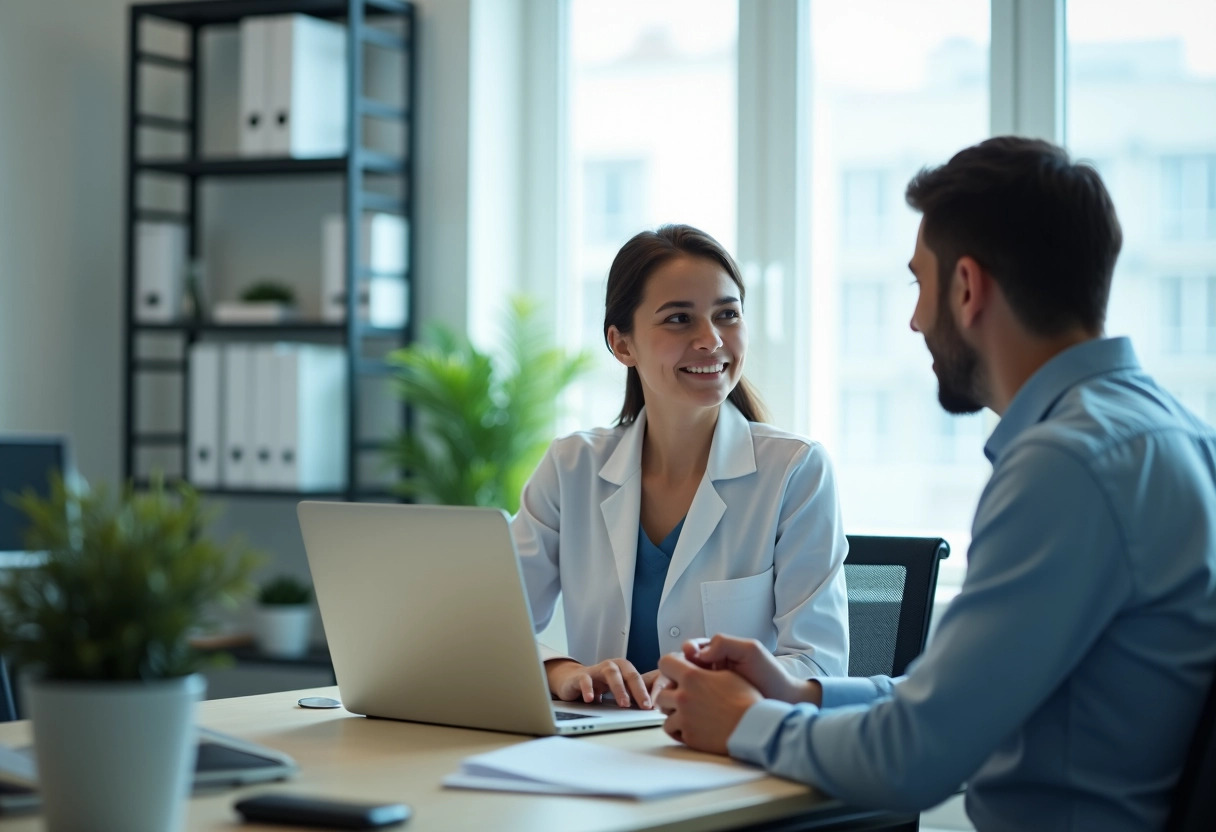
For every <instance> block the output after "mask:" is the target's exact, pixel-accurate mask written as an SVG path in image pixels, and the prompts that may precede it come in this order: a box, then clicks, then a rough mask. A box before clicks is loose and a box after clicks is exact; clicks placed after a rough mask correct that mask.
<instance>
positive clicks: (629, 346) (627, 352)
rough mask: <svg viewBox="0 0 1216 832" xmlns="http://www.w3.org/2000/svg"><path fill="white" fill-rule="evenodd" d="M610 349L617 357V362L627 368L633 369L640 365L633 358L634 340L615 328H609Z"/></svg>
mask: <svg viewBox="0 0 1216 832" xmlns="http://www.w3.org/2000/svg"><path fill="white" fill-rule="evenodd" d="M608 347H609V348H610V349H611V350H612V354H613V355H614V356H616V360H617V361H619V362H621V363H622V364H624V365H625V366H626V367H633V366H635V365H636V364H637V363H638V362H637V359H635V358H634V357H633V341H632V339H630V337H629V336H628V335H626V334H625V333H623V332H621V331H620V330H619V329H617V328H616V327H615V326H610V327H608Z"/></svg>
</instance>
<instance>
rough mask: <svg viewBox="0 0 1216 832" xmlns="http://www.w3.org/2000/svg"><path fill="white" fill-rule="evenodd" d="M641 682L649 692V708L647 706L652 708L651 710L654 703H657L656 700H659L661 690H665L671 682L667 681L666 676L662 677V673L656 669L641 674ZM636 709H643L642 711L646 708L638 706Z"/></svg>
mask: <svg viewBox="0 0 1216 832" xmlns="http://www.w3.org/2000/svg"><path fill="white" fill-rule="evenodd" d="M642 681H643V682H644V683H645V685H646V690H648V691H650V702H651V704H650V706H649V707H652V708H653V707H654V703H656V702H658V699H659V694H660V693H662V692H663V690H664V689H665V688H666V687H667V686H668V685H670V684H671V680H670V679H668V678H667V677H666V676H664V675H663V674H662V672H661V671H659V669H658V668H655V669H654V670H652V671H650V672H649V673H643V674H642ZM638 707H640V708H643V709H644V708H645V707H646V706H644V705H639V706H638Z"/></svg>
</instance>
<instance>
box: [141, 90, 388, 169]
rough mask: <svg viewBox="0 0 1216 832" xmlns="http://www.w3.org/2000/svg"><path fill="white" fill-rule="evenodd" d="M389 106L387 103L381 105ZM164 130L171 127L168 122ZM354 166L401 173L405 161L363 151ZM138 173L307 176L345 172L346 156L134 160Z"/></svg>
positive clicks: (370, 151)
mask: <svg viewBox="0 0 1216 832" xmlns="http://www.w3.org/2000/svg"><path fill="white" fill-rule="evenodd" d="M382 106H384V107H385V109H389V107H388V105H382ZM162 126H164V127H165V129H173V128H171V127H169V126H168V124H165V125H162ZM355 158H356V166H357V167H358V168H359V169H360V170H363V171H366V172H369V173H384V174H400V173H403V172H404V171H405V163H404V162H403V161H402V160H401V159H400V158H398V157H396V156H390V155H388V154H387V153H377V152H375V151H372V150H363V151H360V152H359V153H358V154H357V155H356V157H355ZM135 169H136V171H137V172H140V173H164V174H171V175H174V176H265V175H267V174H291V175H297V176H298V175H310V174H313V175H315V174H319V173H346V169H347V157H346V156H332V157H327V158H324V159H289V158H272V157H267V158H260V157H254V158H248V159H246V158H233V159H199V160H197V161H189V160H181V159H145V160H143V161H139V162H136V163H135Z"/></svg>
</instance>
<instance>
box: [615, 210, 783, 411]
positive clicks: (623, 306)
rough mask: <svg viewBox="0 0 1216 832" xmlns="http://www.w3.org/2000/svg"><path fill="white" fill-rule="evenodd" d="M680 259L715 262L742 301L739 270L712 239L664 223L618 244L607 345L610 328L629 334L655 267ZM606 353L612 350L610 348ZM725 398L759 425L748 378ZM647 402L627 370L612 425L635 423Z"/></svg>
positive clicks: (632, 373)
mask: <svg viewBox="0 0 1216 832" xmlns="http://www.w3.org/2000/svg"><path fill="white" fill-rule="evenodd" d="M681 256H685V257H703V258H705V259H706V260H711V261H713V262H714V263H717V264H718V265H719V266H721V267H722V269H723V270H724V271H725V272H726V273H727V274H728V275H730V279H731V280H733V281H734V282H735V285H736V286H738V287H739V300H740V301H742V300H743V296H744V293H745V290H744V288H743V276H742V275H741V274H740V273H739V267H738V266H737V265H736V264H735V261H734V258H732V257H731V256H730V255H729V254H727V252H726V249H724V248H722V246H721V245H720V244H719V243H718V241H717V240H715V239H714V238H713V237H711V236H709V235H708V234H706V233H705V232H704V231H700V230H698V229H696V228H693V227H692V226H690V225H664V226H661V227H660V228H657V229H656V230H654V231H643V232H641V233H639V234H635V235H634V236H633V238H632V239H630V240H629V242H627V243H625V245H623V246H621V250H620V251H618V252H617V254H616V258H615V259H614V260H613V261H612V268H610V269H609V270H608V293H607V296H606V297H605V299H604V343H608V330H609V329H610V328H611V327H616V328H617V330H618V331H619V332H621V333H623V334H628V333H630V332H632V331H633V313H634V312H636V311H637V308H638V306H640V305H641V303H642V295H643V293H644V292H645V290H646V281H647V280H648V279H649V278H650V275H651V274H653V273H654V271H655V269H657V268H659V267H660V266H662V265H663V264H664V263H667V262H668V261H670V260H673V259H675V258H676V257H681ZM608 349H609V350H611V349H612V347H611V345H609V347H608ZM727 400H728V401H730V402H731V403H732V404H733V405H734V406H735V407H737V408H738V409H739V412H740V413H742V414H743V416H744V418H746V419H747V420H748V421H749V422H763V421H764V420H765V418H766V416H765V413H764V406H763V405H762V404H761V403H760V399H759V397H758V396H757V395H756V392H755V391H754V390H753V389H752V387H751V385H750V384H748V382H747V380H746V379H743V378H741V379H739V383H738V384H736V385H735V389H733V390H731V391H730V395H729V396H727ZM645 404H646V396H645V393H644V392H643V390H642V379H641V377H639V376H638V371H637V369H636V368H635V367H629V368H628V370H627V372H626V377H625V403H624V404H623V405H622V406H621V413H620V415H619V416H617V420H616V423H617V424H618V425H630V424H633V422H634V421H635V420H636V419H637V418H638V414H639V413H641V412H642V407H643V405H645Z"/></svg>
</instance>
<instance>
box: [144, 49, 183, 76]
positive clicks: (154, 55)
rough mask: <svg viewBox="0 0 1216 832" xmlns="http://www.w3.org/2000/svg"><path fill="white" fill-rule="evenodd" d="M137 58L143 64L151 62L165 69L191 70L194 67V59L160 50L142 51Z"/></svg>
mask: <svg viewBox="0 0 1216 832" xmlns="http://www.w3.org/2000/svg"><path fill="white" fill-rule="evenodd" d="M135 60H137V61H139V62H140V63H141V64H150V65H155V66H159V67H163V68H165V69H176V70H179V71H181V72H189V71H191V70H192V69H194V61H192V60H190V59H189V58H179V57H177V56H175V55H162V54H160V53H159V52H140V53H139V54H138V55H136V56H135Z"/></svg>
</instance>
